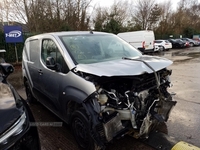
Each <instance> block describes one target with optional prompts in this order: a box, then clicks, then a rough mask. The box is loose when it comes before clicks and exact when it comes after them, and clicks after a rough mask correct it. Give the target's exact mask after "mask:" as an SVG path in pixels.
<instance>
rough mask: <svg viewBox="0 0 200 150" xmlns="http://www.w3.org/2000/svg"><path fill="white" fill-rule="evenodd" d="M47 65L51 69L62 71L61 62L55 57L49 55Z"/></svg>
mask: <svg viewBox="0 0 200 150" xmlns="http://www.w3.org/2000/svg"><path fill="white" fill-rule="evenodd" d="M46 66H47V68H49V69H52V70H55V71H58V72H60V71H61V66H60V64H58V63H56V62H55V60H54V58H53V57H47V59H46Z"/></svg>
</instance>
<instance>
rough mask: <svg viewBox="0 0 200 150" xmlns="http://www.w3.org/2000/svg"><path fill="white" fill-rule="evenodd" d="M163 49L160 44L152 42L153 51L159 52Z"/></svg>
mask: <svg viewBox="0 0 200 150" xmlns="http://www.w3.org/2000/svg"><path fill="white" fill-rule="evenodd" d="M161 51H163V47H162V46H160V45H156V44H154V52H161Z"/></svg>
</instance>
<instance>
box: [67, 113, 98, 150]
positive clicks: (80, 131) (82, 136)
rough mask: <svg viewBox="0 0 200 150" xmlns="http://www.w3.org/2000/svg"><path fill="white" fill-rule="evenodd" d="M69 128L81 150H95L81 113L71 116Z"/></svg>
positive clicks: (85, 118) (88, 127)
mask: <svg viewBox="0 0 200 150" xmlns="http://www.w3.org/2000/svg"><path fill="white" fill-rule="evenodd" d="M71 128H72V131H73V134H74V137H75V139H76V141H77V143H78V145H79V147H80V149H81V150H95V143H94V140H93V139H92V137H91V134H90V126H89V122H88V119H87V117H86V115H85V113H84V112H83V111H75V113H74V114H73V115H72V122H71Z"/></svg>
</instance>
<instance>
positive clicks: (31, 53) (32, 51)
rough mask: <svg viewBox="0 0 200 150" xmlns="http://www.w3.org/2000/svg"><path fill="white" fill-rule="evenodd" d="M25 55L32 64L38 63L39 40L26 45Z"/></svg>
mask: <svg viewBox="0 0 200 150" xmlns="http://www.w3.org/2000/svg"><path fill="white" fill-rule="evenodd" d="M25 53H26V55H27V56H28V57H27V59H29V61H31V62H36V61H38V58H39V53H40V52H39V41H38V39H36V40H31V41H29V42H27V43H26V46H25Z"/></svg>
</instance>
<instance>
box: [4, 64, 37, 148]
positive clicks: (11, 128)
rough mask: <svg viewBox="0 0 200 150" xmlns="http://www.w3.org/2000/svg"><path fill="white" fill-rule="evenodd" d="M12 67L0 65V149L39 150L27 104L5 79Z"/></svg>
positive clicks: (35, 131)
mask: <svg viewBox="0 0 200 150" xmlns="http://www.w3.org/2000/svg"><path fill="white" fill-rule="evenodd" d="M13 71H14V68H13V66H12V65H10V64H8V63H5V62H3V63H0V149H1V150H7V149H12V150H39V149H40V142H39V136H38V132H37V128H36V127H33V126H31V124H30V123H34V118H33V115H32V113H31V111H30V109H29V107H28V105H27V103H26V102H25V101H24V100H23V99H22V98H21V97H20V96H19V95H18V93H17V92H16V91H15V89H14V88H13V87H12V85H11V84H9V83H8V82H7V80H6V79H7V77H8V76H9V75H10V74H11V73H12V72H13Z"/></svg>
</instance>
